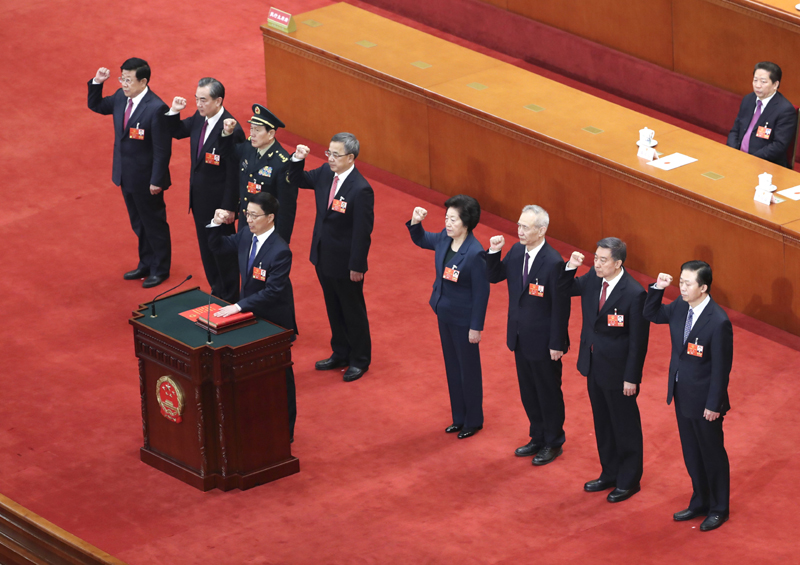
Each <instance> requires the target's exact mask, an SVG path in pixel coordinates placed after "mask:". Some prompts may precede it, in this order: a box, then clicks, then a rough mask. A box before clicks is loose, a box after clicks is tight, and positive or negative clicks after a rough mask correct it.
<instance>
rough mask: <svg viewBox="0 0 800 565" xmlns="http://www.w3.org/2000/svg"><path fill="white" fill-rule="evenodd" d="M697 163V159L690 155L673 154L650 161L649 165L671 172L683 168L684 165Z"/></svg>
mask: <svg viewBox="0 0 800 565" xmlns="http://www.w3.org/2000/svg"><path fill="white" fill-rule="evenodd" d="M695 161H697V159H695V158H694V157H689V156H688V155H684V154H683V153H673V154H672V155H667V156H666V157H661V159H656V160H655V161H650V162H649V163H647V164H648V165H652V166H653V167H657V168H659V169H661V170H662V171H671V170H672V169H677V168H678V167H683V166H684V165H688V164H689V163H694V162H695Z"/></svg>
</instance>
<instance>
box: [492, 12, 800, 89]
mask: <svg viewBox="0 0 800 565" xmlns="http://www.w3.org/2000/svg"><path fill="white" fill-rule="evenodd" d="M482 1H483V2H486V3H488V4H493V5H495V6H498V7H499V8H502V9H506V10H508V11H509V12H512V13H515V14H519V15H522V16H525V17H528V18H531V19H532V20H535V21H538V22H541V23H543V24H547V25H550V26H552V27H555V28H558V29H561V30H564V31H567V32H569V33H572V34H575V35H578V36H580V37H584V38H586V39H589V40H591V41H595V42H597V43H600V44H601V45H605V46H607V47H611V48H613V49H616V50H618V51H621V52H623V53H628V54H629V55H633V56H634V57H638V58H639V59H642V60H645V61H649V62H651V63H655V64H656V65H660V66H662V67H664V68H666V69H670V70H673V71H676V72H678V73H681V74H684V75H686V76H690V77H692V78H695V79H697V80H700V81H702V82H705V83H708V84H711V85H713V86H717V87H719V88H723V89H725V90H728V91H730V92H736V93H738V94H746V93H747V92H749V91H750V89H749V85H750V83H749V81H748V76H749V71H750V69H751V68H752V67H753V65H755V64H756V63H757V62H759V61H765V60H766V61H774V62H775V63H778V64H779V65H780V66H781V67H782V68H783V70H784V83H783V84H782V85H781V90H782V91H783V93H784V94H785V95H786V96H787V97H788V98H789V100H792V101H793V102H795V103H800V61H799V60H798V57H797V53H799V52H800V11H798V10H796V9H795V7H794V6H795V4H796V3H797V0H763V1H761V2H755V1H753V0H649V1H648V2H620V1H619V0H594V1H592V2H586V1H585V0H559V1H558V2H531V1H530V0H482Z"/></svg>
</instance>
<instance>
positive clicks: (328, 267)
mask: <svg viewBox="0 0 800 565" xmlns="http://www.w3.org/2000/svg"><path fill="white" fill-rule="evenodd" d="M304 166H305V159H304V160H302V161H292V162H290V164H289V180H290V182H291V183H293V184H296V185H297V186H299V187H300V188H309V189H311V190H313V191H314V197H315V199H316V206H317V218H316V220H315V221H314V235H313V237H312V239H311V256H310V259H311V263H313V264H314V265H316V266H317V268H318V269H320V270H321V271H322V274H324V275H325V276H327V277H331V278H339V279H343V278H347V279H349V278H350V271H355V272H357V273H366V272H367V268H368V267H367V255H368V254H369V247H370V244H371V243H372V226H373V224H374V222H375V213H374V207H375V193H374V192H373V191H372V187H371V186H370V185H369V183H368V182H367V179H365V178H364V177H363V176H362V175H361V173H360V172H358V169H357V168H355V167H353V170H352V171H351V172H350V174H349V175H348V176H347V178H346V179H345V180H344V182H343V183H342V184H341V186H339V187H338V191H337V193H336V198H337V199H340V200H342V199H343V200H345V201H346V202H347V206H346V208H345V212H344V213H341V212H335V211H333V210H332V209H330V208H328V196H329V194H330V191H331V185H332V184H333V176H334V175H333V171H331V167H330V165H328V163H325V164H324V165H322V166H321V167H319V168H318V169H314V170H313V171H304V170H303V167H304ZM473 329H474V328H473Z"/></svg>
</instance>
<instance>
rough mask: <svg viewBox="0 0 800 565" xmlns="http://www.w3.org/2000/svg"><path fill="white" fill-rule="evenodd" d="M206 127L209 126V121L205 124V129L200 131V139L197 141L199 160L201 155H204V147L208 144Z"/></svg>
mask: <svg viewBox="0 0 800 565" xmlns="http://www.w3.org/2000/svg"><path fill="white" fill-rule="evenodd" d="M206 126H208V120H205V121H204V122H203V129H201V130H200V139H198V140H197V158H198V159H199V158H200V155H202V154H203V145H204V144H205V142H206Z"/></svg>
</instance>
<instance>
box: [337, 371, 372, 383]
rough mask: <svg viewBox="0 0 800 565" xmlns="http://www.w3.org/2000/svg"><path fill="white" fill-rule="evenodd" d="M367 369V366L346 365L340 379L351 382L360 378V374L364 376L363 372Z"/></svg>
mask: <svg viewBox="0 0 800 565" xmlns="http://www.w3.org/2000/svg"><path fill="white" fill-rule="evenodd" d="M367 371H369V367H367V368H366V369H359V368H358V367H348V368H347V370H346V371H345V372H344V376H343V377H342V380H344V382H346V383H351V382H353V381H356V380H358V379H360V378H361V377H362V376H364V373H366V372H367Z"/></svg>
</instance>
